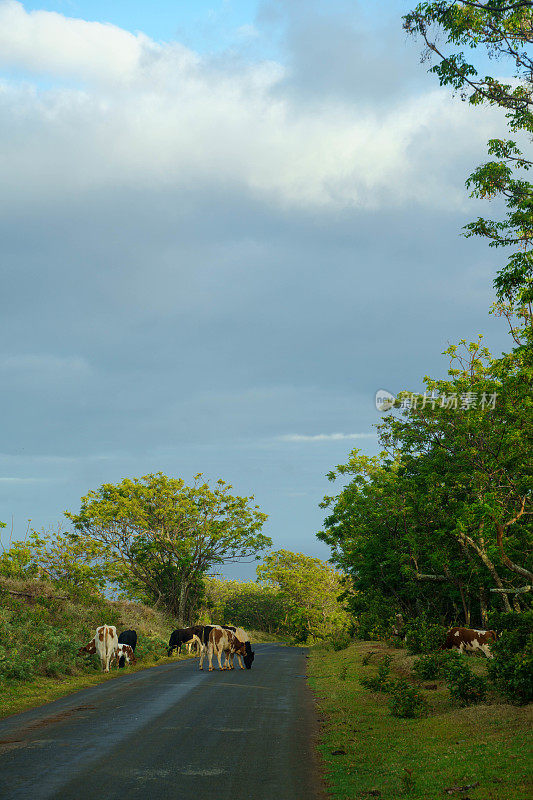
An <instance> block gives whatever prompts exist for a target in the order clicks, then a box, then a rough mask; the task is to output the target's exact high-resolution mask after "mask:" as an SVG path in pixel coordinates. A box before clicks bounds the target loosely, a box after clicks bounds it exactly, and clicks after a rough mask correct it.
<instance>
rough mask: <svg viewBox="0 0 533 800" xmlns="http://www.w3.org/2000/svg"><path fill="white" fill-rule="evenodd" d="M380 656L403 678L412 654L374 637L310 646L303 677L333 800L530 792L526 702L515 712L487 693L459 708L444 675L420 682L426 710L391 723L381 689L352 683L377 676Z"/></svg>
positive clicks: (530, 712) (513, 796)
mask: <svg viewBox="0 0 533 800" xmlns="http://www.w3.org/2000/svg"><path fill="white" fill-rule="evenodd" d="M386 654H389V655H391V657H392V675H393V676H394V677H403V678H407V679H409V676H410V673H411V668H412V664H413V661H414V657H413V656H409V655H407V653H406V651H404V650H395V649H392V648H389V647H387V646H386V645H384V644H381V643H378V642H357V643H355V644H353V645H351V646H350V647H349V648H347V649H346V650H343V651H340V652H331V651H324V650H320V649H314V650H313V651H311V656H310V662H309V682H310V684H311V687H312V688H313V690H314V692H315V695H316V698H317V702H318V706H319V709H320V711H321V712H322V715H323V716H322V727H321V735H320V745H319V749H320V752H321V755H322V758H323V762H324V769H325V774H326V781H327V784H328V786H329V788H330V792H331V796H332V797H333V798H338V799H339V800H340V799H341V798H343V799H345V800H348V799H349V800H354V798H364V797H367V798H370V797H381V798H383V799H384V800H387V799H390V800H393V798H403V797H406V798H412V800H433V799H434V798H435V799H436V798H440V800H442V798H443V797H446V796H448V794H447V793H446V789H452V788H455V789H456V791H454V792H450V796H452V797H457V798H459V797H461V798H463V800H466V798H467V797H469V798H471V799H472V800H525V798H526V797H529V796H531V789H532V786H531V783H529V784H528V769H529V781H531V723H532V721H533V706H532V705H529V706H525V707H520V708H518V707H514V706H511V705H507V704H505V703H502V702H499V701H498V700H497V698H491V699H490V700H489V702H487V703H483V704H480V705H476V706H472V707H469V708H459V707H457V706H454V705H452V703H451V701H450V699H449V695H448V691H447V689H446V688H445V685H444V683H443V682H442V681H436V680H435V681H422V683H421V688H422V692H423V695H424V696H425V698H426V700H427V702H428V706H429V713H428V716H427V717H424V718H422V719H397V718H395V717H393V716H391V714H390V711H389V708H388V698H387V695H385V694H381V693H378V692H372V691H370V690H368V689H365V688H363V686H361V684H360V683H359V680H360V679H361V678H363V677H370V676H373V675H375V674H376V668H377V665H378V664H379V661H380V659H381V658H382V657H383V656H384V655H386ZM363 662H367V663H363ZM469 663H470V664H471V665H472V664H473V665H474V670H475V671H476V672H480V673H481V672H484V670H485V669H486V663H485V660H484V659H481V658H472V657H471V658H470V659H469ZM424 686H432V687H434V686H436V688H431V689H424ZM474 784H475V785H474ZM467 786H469V787H471V788H468V789H463V791H459V790H458V789H459V787H467Z"/></svg>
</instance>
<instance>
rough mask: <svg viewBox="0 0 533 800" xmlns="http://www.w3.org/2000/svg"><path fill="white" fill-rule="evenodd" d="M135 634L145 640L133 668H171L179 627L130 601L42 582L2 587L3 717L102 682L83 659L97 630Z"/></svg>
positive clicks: (93, 662)
mask: <svg viewBox="0 0 533 800" xmlns="http://www.w3.org/2000/svg"><path fill="white" fill-rule="evenodd" d="M103 623H107V624H110V625H115V626H116V627H117V630H119V631H121V630H124V629H126V628H134V629H135V630H136V631H137V633H138V636H139V639H138V643H137V649H136V656H137V658H138V662H137V665H136V666H135V667H128V668H127V669H129V670H131V669H143V668H144V669H145V668H146V667H149V666H153V665H154V664H156V663H160V662H161V661H163V660H166V656H165V646H166V644H167V643H168V638H169V635H170V632H171V630H172V629H173V627H174V624H173V621H172V620H171V619H170V618H169V617H167V616H166V615H165V614H163V613H161V612H159V611H157V610H155V609H153V608H150V607H148V606H145V605H142V604H141V603H130V602H127V601H111V600H107V599H106V598H103V597H99V596H96V595H95V596H93V597H74V596H67V595H64V594H61V593H60V592H59V591H58V590H57V589H56V588H54V587H53V586H51V585H50V584H48V583H46V582H43V581H16V580H9V579H5V578H2V579H0V716H6V715H8V714H13V713H16V712H17V711H21V710H23V709H25V708H31V707H32V706H36V705H40V704H42V703H45V702H48V701H50V700H54V699H56V698H58V697H61V696H63V695H66V694H69V693H71V692H74V691H78V690H79V689H82V688H85V687H86V686H92V685H93V684H95V683H99V682H100V681H102V680H109V679H110V678H111V677H113V676H115V675H119V674H122V672H123V671H122V670H120V672H118V671H113V672H112V673H111V676H104V675H102V674H101V671H100V664H99V660H98V658H97V657H96V656H78V655H77V651H78V648H79V647H80V646H81V645H84V644H86V643H87V642H88V641H89V640H90V639H91V638H92V637H93V636H94V631H95V630H96V628H97V627H98V626H99V625H102V624H103Z"/></svg>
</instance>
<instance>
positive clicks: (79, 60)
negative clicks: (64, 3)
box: [0, 0, 160, 83]
mask: <svg viewBox="0 0 533 800" xmlns="http://www.w3.org/2000/svg"><path fill="white" fill-rule="evenodd" d="M159 49H160V48H159V47H158V46H157V45H156V44H155V43H154V42H152V41H151V40H150V39H149V38H148V37H147V36H144V35H143V34H140V33H139V34H136V35H134V34H132V33H129V32H128V31H125V30H123V29H121V28H118V27H116V26H115V25H110V24H102V23H100V22H86V21H85V20H82V19H74V18H71V17H65V16H63V15H62V14H58V13H56V12H53V11H29V12H28V11H26V10H25V8H24V6H23V4H22V3H19V2H16V0H3V1H2V2H0V64H4V65H7V66H10V67H18V68H22V69H24V70H28V71H32V72H35V73H38V74H42V73H44V74H51V75H57V76H61V77H62V78H65V77H75V78H81V79H83V80H87V79H93V80H94V79H96V80H98V81H105V82H106V83H109V82H113V81H128V80H130V79H131V78H132V77H134V76H135V74H136V73H138V71H139V70H140V69H141V68H142V65H143V63H144V62H145V61H146V60H149V59H150V58H152V59H153V58H157V55H158V52H159Z"/></svg>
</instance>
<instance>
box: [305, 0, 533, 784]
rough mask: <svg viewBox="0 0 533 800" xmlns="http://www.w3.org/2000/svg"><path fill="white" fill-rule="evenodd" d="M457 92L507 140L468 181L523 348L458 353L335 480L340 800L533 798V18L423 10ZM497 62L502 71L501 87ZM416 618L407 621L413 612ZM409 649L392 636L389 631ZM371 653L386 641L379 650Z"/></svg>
mask: <svg viewBox="0 0 533 800" xmlns="http://www.w3.org/2000/svg"><path fill="white" fill-rule="evenodd" d="M404 27H405V30H406V31H407V32H408V33H409V34H411V35H413V36H415V37H418V39H419V40H420V41H421V42H422V46H423V48H424V49H423V60H429V61H430V72H432V73H433V74H434V75H436V77H437V78H438V80H439V82H440V84H441V86H448V87H450V88H451V89H452V91H454V92H455V93H457V95H459V96H460V98H461V99H462V100H465V101H468V102H470V104H472V106H474V107H475V106H478V105H488V106H493V107H496V108H500V109H501V110H502V111H503V116H504V120H505V122H506V124H507V128H508V134H509V135H511V136H512V137H513V138H512V139H509V138H499V139H491V140H490V141H489V143H488V152H489V158H490V160H489V161H488V162H487V163H485V164H482V165H481V166H480V167H478V168H477V169H476V170H475V171H474V172H473V173H472V174H471V175H470V176H469V178H468V180H467V187H468V188H469V189H470V191H471V196H472V197H475V198H481V199H495V198H498V199H499V200H500V201H501V202H500V203H498V204H497V206H496V208H497V209H499V210H500V211H502V210H503V215H502V217H501V218H500V219H496V220H494V219H486V218H481V217H480V218H478V219H477V220H475V221H474V222H471V223H469V224H468V225H466V226H465V235H467V236H481V237H482V238H484V239H485V240H486V241H487V242H488V244H489V246H491V247H496V248H504V249H503V250H502V251H501V252H502V253H503V255H504V258H503V263H502V266H501V267H500V269H499V270H498V273H497V275H496V278H495V280H494V287H495V291H496V298H495V300H496V302H495V304H494V307H493V309H492V311H493V313H494V314H496V315H497V316H499V317H502V318H503V319H504V320H506V321H507V324H508V329H509V333H510V339H511V341H510V349H509V352H507V353H503V354H502V355H499V356H494V355H492V354H491V353H490V352H489V351H488V349H487V348H485V347H484V345H483V341H482V336H479V337H478V338H477V339H476V340H475V341H473V342H469V341H467V340H461V341H459V343H458V344H457V345H451V346H449V347H448V349H447V350H446V351H445V355H446V356H447V357H448V360H449V370H448V374H447V376H446V377H445V378H441V379H435V378H431V377H428V376H426V377H425V378H424V380H423V389H422V391H420V390H418V391H413V390H410V389H408V388H405V387H404V389H403V391H400V392H399V393H398V394H397V396H396V398H394V397H392V396H391V397H389V398H388V400H387V405H385V406H383V408H382V410H383V411H388V412H389V413H387V414H386V416H384V418H383V421H382V423H381V424H380V425H379V426H378V435H379V444H380V452H379V453H378V455H376V456H374V457H368V456H365V455H363V454H362V453H361V452H360V451H359V450H357V449H356V450H353V451H352V452H351V453H350V454H349V456H348V458H347V460H346V463H344V464H341V465H339V466H337V467H335V468H334V469H333V470H331V472H330V474H329V476H328V477H329V478H330V480H331V481H332V482H335V481H337V480H343V481H344V486H342V487H341V488H340V490H338V491H337V492H336V494H333V495H331V496H327V497H325V498H324V501H323V503H322V507H323V508H324V509H325V510H326V514H327V516H326V519H325V521H324V529H323V530H322V531H321V532H320V533H319V534H318V536H319V538H320V539H321V540H322V541H324V542H326V543H327V544H328V545H329V546H330V547H331V550H332V559H331V560H332V562H333V564H335V566H336V567H337V568H338V569H339V571H341V572H342V573H343V574H344V575H345V576H346V578H345V590H344V594H343V600H344V602H345V607H346V609H347V610H348V612H349V614H350V620H351V623H352V633H353V636H354V637H355V641H353V642H352V643H351V644H350V645H349V646H348V647H347V648H346V649H339V650H338V651H337V652H335V650H333V649H332V648H329V649H328V648H325V647H324V646H322V647H317V648H315V649H313V651H312V654H311V660H310V668H309V676H310V678H309V680H310V683H311V686H312V687H313V688H314V690H315V693H316V697H317V701H318V705H319V708H320V709H321V711H322V712H323V722H322V732H321V736H320V751H321V753H322V756H323V759H324V767H325V772H326V777H327V782H328V785H329V788H330V791H331V795H332V797H334V798H347V799H348V798H350V799H351V798H355V797H382V798H399V797H404V796H405V797H412V798H414V799H416V798H419V799H420V800H432V798H442V797H445V796H447V795H449V796H456V797H463V798H466V797H468V798H479V800H488V798H490V799H491V800H523V798H525V797H529V796H530V794H531V778H532V776H531V755H532V753H531V749H532V748H531V727H532V726H531V723H532V722H533V706H532V701H533V610H532V603H533V548H532V541H533V536H532V534H533V397H532V392H531V389H532V386H533V306H532V304H533V250H532V246H533V187H532V185H531V183H530V182H529V181H528V180H527V178H528V171H529V170H530V168H531V167H532V166H533V159H531V158H530V157H529V156H528V154H527V153H525V152H524V148H525V147H527V146H528V145H530V143H531V135H532V134H533V80H532V75H533V72H532V66H533V60H532V58H531V54H530V52H529V49H528V48H530V46H531V44H532V43H533V33H532V31H533V5H532V3H530V2H524V3H522V2H520V3H514V2H506V0H497V1H496V2H452V0H438V2H424V3H420V4H419V5H418V6H417V7H416V8H415V9H414V10H413V11H412V12H411V13H409V14H407V15H406V16H405V17H404ZM487 56H488V58H490V59H495V60H497V61H503V62H504V64H503V68H502V65H501V64H498V71H497V74H498V75H501V74H504V75H505V74H506V73H511V74H512V77H511V76H510V77H509V79H507V80H501V79H499V78H494V77H491V76H487V75H486V71H485V70H486V68H487V66H486V65H487ZM399 615H400V616H399ZM456 625H458V626H464V627H468V628H479V629H482V630H487V629H489V630H495V631H496V632H497V635H498V638H497V640H496V641H495V642H492V643H491V647H490V649H491V655H492V656H493V658H490V659H489V658H487V659H485V658H484V657H482V656H477V657H476V656H471V657H469V656H465V655H458V654H456V653H451V652H445V651H443V650H442V645H443V644H444V633H445V631H446V629H447V628H449V627H451V626H456ZM393 633H396V634H397V635H396V637H395V638H394V639H393V638H392V634H393ZM369 640H370V641H369Z"/></svg>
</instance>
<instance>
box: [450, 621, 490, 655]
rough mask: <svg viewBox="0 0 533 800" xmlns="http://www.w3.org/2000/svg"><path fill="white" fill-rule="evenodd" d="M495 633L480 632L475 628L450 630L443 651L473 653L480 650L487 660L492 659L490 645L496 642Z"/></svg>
mask: <svg viewBox="0 0 533 800" xmlns="http://www.w3.org/2000/svg"><path fill="white" fill-rule="evenodd" d="M496 638H497V636H496V631H481V630H477V629H476V628H450V630H449V631H448V633H447V634H446V639H445V641H444V645H443V648H444V649H445V650H458V651H459V652H460V653H464V652H465V650H466V651H470V652H475V651H476V650H480V651H481V652H482V653H483V654H484V655H486V656H487V658H493V655H492V653H491V652H490V645H491V644H492V642H495V641H496Z"/></svg>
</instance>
